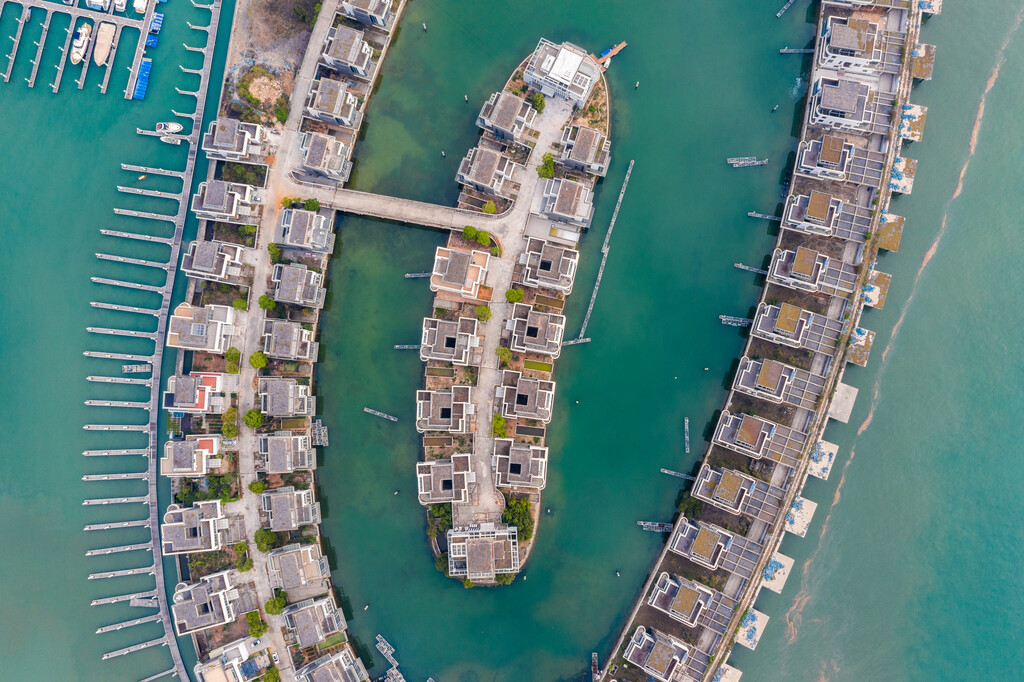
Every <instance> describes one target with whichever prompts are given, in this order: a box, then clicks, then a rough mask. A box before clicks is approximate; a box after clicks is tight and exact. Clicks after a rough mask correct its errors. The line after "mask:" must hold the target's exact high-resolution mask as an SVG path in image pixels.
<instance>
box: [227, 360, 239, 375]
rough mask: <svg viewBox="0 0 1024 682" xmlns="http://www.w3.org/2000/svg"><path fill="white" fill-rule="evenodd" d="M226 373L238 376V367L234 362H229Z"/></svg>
mask: <svg viewBox="0 0 1024 682" xmlns="http://www.w3.org/2000/svg"><path fill="white" fill-rule="evenodd" d="M224 371H225V372H227V373H228V374H238V371H239V370H238V365H237V364H236V363H234V362H229V363H228V364H227V365H226V366H225V367H224Z"/></svg>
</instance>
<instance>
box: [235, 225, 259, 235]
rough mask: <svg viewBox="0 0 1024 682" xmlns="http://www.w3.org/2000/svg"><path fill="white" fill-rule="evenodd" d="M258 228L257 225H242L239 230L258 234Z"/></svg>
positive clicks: (244, 232)
mask: <svg viewBox="0 0 1024 682" xmlns="http://www.w3.org/2000/svg"><path fill="white" fill-rule="evenodd" d="M258 229H259V228H257V227H256V226H255V225H242V226H240V227H239V228H238V231H239V232H241V233H242V234H256V231H257V230H258Z"/></svg>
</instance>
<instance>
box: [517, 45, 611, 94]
mask: <svg viewBox="0 0 1024 682" xmlns="http://www.w3.org/2000/svg"><path fill="white" fill-rule="evenodd" d="M523 80H524V81H526V83H527V85H529V86H530V87H531V88H533V89H534V90H538V91H540V92H541V93H543V94H544V96H546V97H560V98H562V99H565V100H568V101H569V102H571V103H572V104H573V105H574V106H577V107H581V108H582V107H583V105H585V104H586V103H587V99H588V98H589V97H590V93H591V91H593V89H594V86H595V85H596V84H597V83H598V81H600V80H601V67H599V66H598V65H597V64H596V63H595V62H594V60H593V59H591V58H590V55H589V54H588V53H587V51H586V50H584V49H583V48H582V47H578V46H576V45H573V44H572V43H562V44H561V45H555V44H554V43H552V42H551V41H550V40H547V39H545V38H541V39H540V42H539V43H537V49H536V50H534V52H533V56H531V57H530V63H529V64H527V65H526V71H525V72H524V73H523Z"/></svg>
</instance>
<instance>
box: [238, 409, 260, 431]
mask: <svg viewBox="0 0 1024 682" xmlns="http://www.w3.org/2000/svg"><path fill="white" fill-rule="evenodd" d="M242 421H243V422H244V423H245V425H246V426H248V427H249V428H250V429H258V428H260V427H261V426H263V413H262V412H260V411H259V410H257V409H256V408H253V409H251V410H249V411H248V412H246V413H245V416H244V417H242Z"/></svg>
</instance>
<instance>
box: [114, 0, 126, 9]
mask: <svg viewBox="0 0 1024 682" xmlns="http://www.w3.org/2000/svg"><path fill="white" fill-rule="evenodd" d="M127 6H128V0H114V11H116V12H123V11H124V8H125V7H127Z"/></svg>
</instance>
